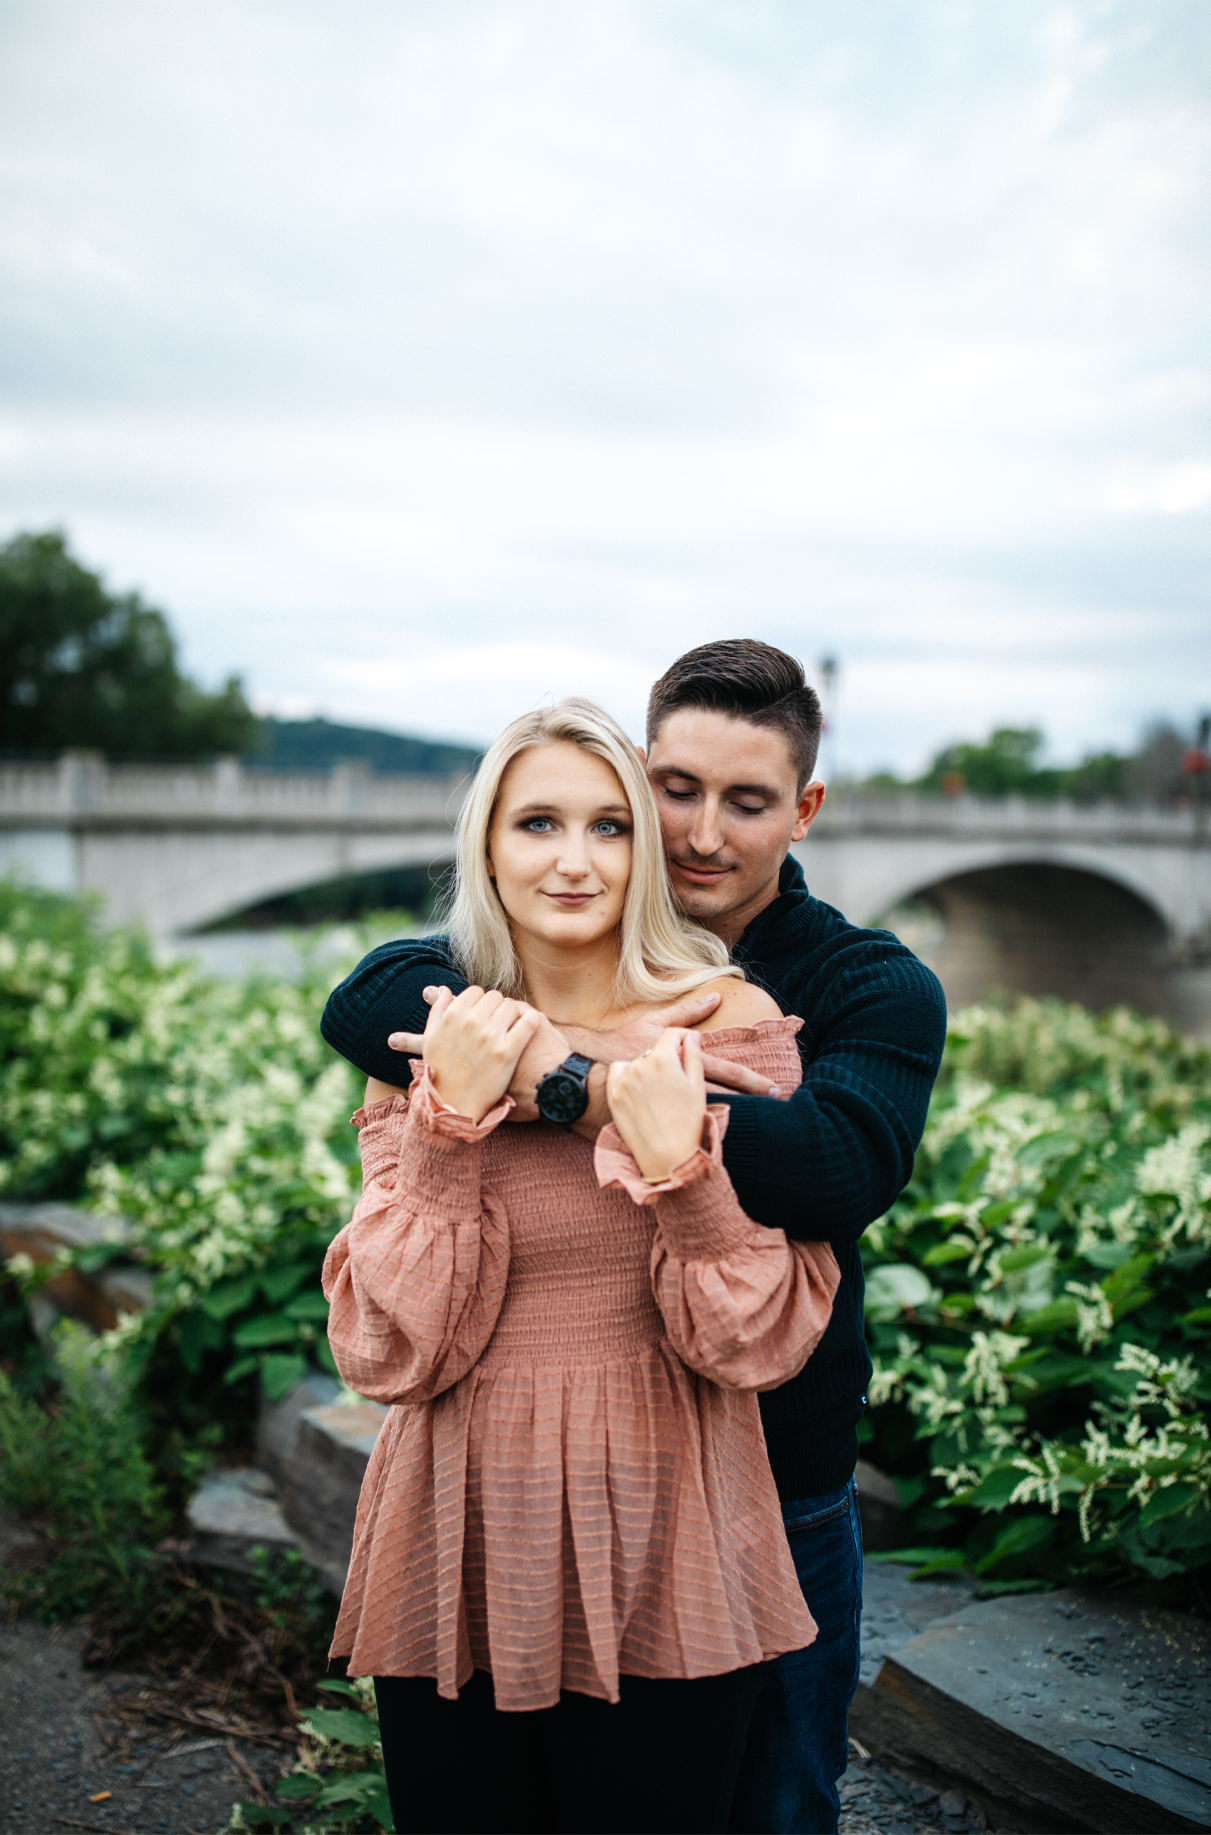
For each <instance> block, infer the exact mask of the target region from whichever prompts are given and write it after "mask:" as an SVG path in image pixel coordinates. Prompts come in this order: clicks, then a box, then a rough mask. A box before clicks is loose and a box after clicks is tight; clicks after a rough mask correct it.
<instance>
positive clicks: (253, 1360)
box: [223, 1357, 261, 1383]
mask: <svg viewBox="0 0 1211 1835" xmlns="http://www.w3.org/2000/svg"><path fill="white" fill-rule="evenodd" d="M260 1367H261V1360H260V1358H259V1357H237V1358H236V1361H235V1362H234V1363H233V1364H229V1365H228V1367H227V1369H226V1370H225V1371H224V1372H223V1381H224V1383H239V1382H242V1381H243V1380H244V1378H245V1377H246V1376H251V1375H252V1372H253V1371H254V1370H259V1369H260Z"/></svg>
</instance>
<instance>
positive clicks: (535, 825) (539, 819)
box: [522, 816, 554, 835]
mask: <svg viewBox="0 0 1211 1835" xmlns="http://www.w3.org/2000/svg"><path fill="white" fill-rule="evenodd" d="M553 826H554V824H553V823H552V821H551V818H550V816H528V817H527V818H526V820H525V821H524V822H523V823H522V827H523V828H525V829H529V831H530V833H531V834H535V835H537V834H545V833H546V831H547V829H549V828H552V827H553Z"/></svg>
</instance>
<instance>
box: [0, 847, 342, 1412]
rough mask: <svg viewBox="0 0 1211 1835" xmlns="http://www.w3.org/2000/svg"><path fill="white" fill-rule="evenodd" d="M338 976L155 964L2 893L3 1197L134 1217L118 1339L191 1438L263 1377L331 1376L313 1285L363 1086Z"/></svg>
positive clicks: (280, 1385)
mask: <svg viewBox="0 0 1211 1835" xmlns="http://www.w3.org/2000/svg"><path fill="white" fill-rule="evenodd" d="M362 941H364V939H357V938H353V937H351V947H352V948H353V949H354V950H360V945H361V942H362ZM331 980H332V975H331V973H326V972H324V971H323V970H322V969H321V968H320V967H319V966H318V963H317V961H316V958H315V956H314V954H313V955H312V956H311V957H310V958H309V959H307V960H306V962H305V964H304V970H303V974H302V977H301V979H300V980H299V981H298V982H290V981H282V980H274V979H271V978H270V977H268V976H253V977H250V978H248V979H247V980H245V981H243V982H234V981H222V980H217V979H214V978H210V977H207V976H205V975H203V974H202V973H201V972H200V971H199V969H198V968H197V966H196V965H195V964H191V963H180V962H177V963H171V964H168V965H163V964H160V963H157V962H156V960H155V959H154V957H153V956H152V955H151V953H150V951H149V949H148V947H147V944H146V941H145V939H143V938H142V937H141V935H140V934H139V933H138V932H136V931H127V930H106V929H105V928H104V927H103V925H102V924H101V922H100V920H99V917H98V914H97V911H96V910H95V908H93V907H92V906H90V905H88V904H86V903H85V904H81V903H77V902H74V901H72V900H69V899H64V898H59V897H57V896H56V895H54V894H52V893H44V892H39V891H35V890H30V889H28V888H23V887H19V886H16V885H14V884H13V883H12V882H2V881H0V1045H2V1048H3V1061H2V1064H0V1194H2V1195H4V1196H6V1197H7V1196H14V1197H21V1198H37V1197H50V1196H53V1197H56V1198H64V1199H69V1200H75V1201H80V1202H84V1203H85V1204H88V1205H90V1206H91V1207H92V1208H94V1209H96V1210H98V1211H100V1212H102V1213H104V1214H113V1213H120V1214H123V1215H125V1216H126V1217H127V1218H128V1219H129V1220H130V1221H131V1223H132V1224H133V1225H134V1232H135V1252H136V1253H137V1254H138V1255H139V1256H140V1258H141V1259H142V1260H143V1262H144V1263H145V1265H146V1266H147V1267H148V1268H149V1269H151V1270H152V1271H153V1272H154V1274H155V1277H156V1288H155V1300H154V1304H153V1305H152V1306H151V1308H150V1309H149V1310H148V1311H147V1312H146V1313H144V1314H142V1315H140V1316H139V1317H138V1318H135V1319H131V1320H128V1321H126V1322H124V1324H123V1325H122V1326H121V1327H120V1330H119V1340H120V1342H121V1344H122V1345H123V1347H124V1348H125V1350H126V1351H127V1353H128V1354H129V1356H130V1358H131V1360H132V1362H133V1364H134V1366H135V1367H137V1368H138V1369H139V1371H140V1372H141V1373H142V1375H143V1376H144V1378H145V1387H146V1389H147V1392H148V1394H149V1395H151V1396H153V1397H154V1398H155V1402H156V1406H157V1410H158V1412H159V1414H160V1416H161V1419H162V1420H163V1421H165V1422H166V1421H168V1420H175V1421H176V1422H177V1423H178V1424H179V1425H181V1426H184V1427H185V1428H186V1429H187V1430H192V1429H193V1428H195V1427H196V1426H197V1425H198V1424H199V1423H200V1422H201V1421H202V1420H204V1419H206V1418H208V1417H210V1416H213V1415H216V1414H217V1415H219V1416H220V1417H228V1418H231V1419H233V1420H234V1419H238V1418H239V1417H240V1416H241V1415H246V1414H247V1412H248V1409H249V1407H250V1406H251V1402H252V1398H253V1396H254V1394H255V1390H256V1381H257V1380H258V1379H259V1380H262V1381H263V1382H264V1385H265V1387H266V1389H267V1390H268V1391H269V1393H270V1394H271V1395H273V1396H278V1395H282V1394H284V1393H285V1392H286V1391H287V1390H288V1389H289V1388H290V1387H291V1386H292V1385H293V1383H294V1382H296V1381H297V1380H298V1378H299V1377H300V1376H301V1375H303V1374H304V1373H305V1371H306V1370H307V1369H308V1368H309V1367H311V1366H313V1365H319V1366H320V1367H321V1368H323V1369H326V1370H328V1371H329V1372H331V1371H332V1370H333V1364H332V1359H331V1354H330V1353H329V1351H328V1344H327V1338H326V1335H325V1329H324V1328H325V1321H326V1319H327V1310H328V1309H327V1306H326V1304H325V1302H324V1298H323V1295H322V1293H321V1292H320V1290H319V1272H320V1267H321V1265H322V1262H323V1257H324V1252H325V1250H326V1248H327V1246H328V1243H329V1242H330V1241H331V1239H332V1237H333V1235H334V1234H335V1233H336V1231H337V1230H338V1229H339V1228H340V1227H341V1225H342V1223H344V1222H345V1221H346V1220H347V1218H348V1216H349V1213H350V1211H351V1209H352V1206H353V1203H354V1200H355V1198H356V1195H357V1191H358V1188H359V1178H360V1175H359V1169H358V1164H357V1143H356V1137H355V1135H354V1132H353V1130H352V1129H351V1128H350V1127H349V1126H348V1119H349V1115H350V1113H351V1112H352V1110H353V1108H355V1107H356V1105H357V1103H358V1100H359V1098H360V1085H361V1079H360V1078H359V1077H358V1076H357V1075H356V1073H355V1072H354V1071H353V1070H352V1069H351V1067H350V1066H349V1065H347V1064H345V1063H344V1062H343V1061H342V1060H341V1059H339V1058H337V1057H336V1055H335V1054H334V1053H333V1052H332V1051H331V1050H330V1049H329V1048H328V1046H327V1045H325V1044H324V1042H323V1040H322V1038H321V1037H320V1034H319V1015H320V1012H321V1010H322V1008H323V1004H324V1000H325V998H326V997H327V993H328V989H329V986H330V984H331ZM122 1252H123V1250H122V1248H121V1246H120V1245H118V1244H116V1243H115V1244H113V1245H108V1246H107V1245H101V1246H100V1247H99V1248H96V1249H90V1250H87V1251H85V1252H83V1254H82V1255H80V1256H78V1257H77V1258H76V1259H77V1260H78V1261H79V1262H80V1263H81V1265H82V1266H84V1267H86V1268H93V1267H95V1266H97V1265H98V1264H99V1263H100V1262H102V1261H103V1260H105V1259H106V1257H108V1256H112V1255H117V1254H119V1253H122ZM233 1385H234V1388H233Z"/></svg>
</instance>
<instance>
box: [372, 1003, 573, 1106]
mask: <svg viewBox="0 0 1211 1835" xmlns="http://www.w3.org/2000/svg"><path fill="white" fill-rule="evenodd" d="M443 992H444V993H448V992H449V989H443V988H440V987H435V988H426V989H425V999H426V1000H427V1001H428V1003H429V1005H430V1006H433V1005H434V1003H435V1001H436V1000H437V998H438V995H439V994H441V993H443ZM387 1043H388V1045H390V1047H391V1049H392V1051H402V1052H407V1053H408V1055H409V1056H411V1057H414V1058H419V1057H420V1056H421V1053H422V1052H423V1050H424V1044H425V1035H424V1033H422V1032H393V1033H392V1034H391V1036H390V1038H389V1039H388V1040H387ZM572 1049H573V1047H572V1046H571V1044H569V1042H568V1040H567V1039H566V1038H565V1037H564V1035H563V1033H562V1032H560V1030H559V1028H558V1027H557V1026H553V1025H552V1024H551V1022H550V1020H549V1019H548V1018H547V1016H546V1014H545V1013H540V1014H539V1015H538V1024H537V1025H536V1027H535V1029H534V1033H533V1036H532V1037H531V1039H530V1040H529V1042H528V1044H527V1045H526V1048H525V1050H524V1051H523V1052H522V1054H521V1056H520V1058H518V1060H517V1068H516V1070H515V1071H514V1072H513V1081H512V1082H511V1083H510V1085H509V1088H508V1094H509V1095H510V1096H512V1098H513V1100H514V1102H515V1103H516V1104H517V1107H516V1108H515V1109H514V1110H513V1112H512V1114H511V1115H510V1116H509V1120H510V1121H537V1120H538V1109H537V1106H536V1104H535V1101H534V1090H535V1087H536V1086H537V1084H538V1081H539V1079H540V1078H541V1077H545V1076H546V1074H547V1072H548V1071H551V1070H555V1069H556V1068H557V1066H559V1065H560V1064H562V1063H563V1061H564V1059H565V1058H566V1057H567V1056H568V1054H569V1052H570V1051H572ZM590 1055H592V1054H590ZM385 1087H386V1086H385V1085H384V1088H385ZM599 1125H600V1124H599Z"/></svg>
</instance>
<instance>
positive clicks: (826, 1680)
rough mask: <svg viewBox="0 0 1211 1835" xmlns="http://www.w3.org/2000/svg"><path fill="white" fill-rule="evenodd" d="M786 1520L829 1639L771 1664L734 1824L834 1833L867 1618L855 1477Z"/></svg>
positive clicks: (743, 1829) (742, 1828)
mask: <svg viewBox="0 0 1211 1835" xmlns="http://www.w3.org/2000/svg"><path fill="white" fill-rule="evenodd" d="M782 1520H783V1522H784V1523H785V1524H786V1533H787V1538H788V1540H789V1542H790V1545H791V1554H792V1555H793V1557H794V1562H795V1572H796V1573H797V1574H798V1576H799V1585H800V1586H801V1587H802V1588H803V1597H804V1598H805V1599H806V1601H807V1604H808V1608H809V1610H810V1612H811V1615H812V1617H813V1618H814V1619H815V1621H816V1623H817V1625H818V1626H819V1627H820V1631H819V1635H818V1636H817V1638H816V1641H815V1643H814V1644H809V1645H808V1647H807V1649H806V1650H792V1651H791V1652H789V1654H788V1655H787V1656H784V1657H779V1659H778V1661H777V1662H776V1663H771V1664H769V1666H768V1673H767V1680H766V1682H765V1686H764V1688H763V1689H762V1691H761V1694H760V1695H759V1696H758V1698H757V1705H756V1707H755V1709H754V1711H753V1718H752V1720H751V1722H750V1723H749V1733H748V1741H747V1743H746V1745H745V1748H744V1758H743V1760H742V1762H741V1766H740V1775H739V1777H738V1779H737V1781H736V1790H735V1795H734V1796H733V1798H732V1814H731V1820H730V1822H729V1825H728V1826H729V1828H730V1829H731V1830H733V1831H734V1832H736V1835H782V1831H784V1830H785V1831H793V1832H794V1835H835V1831H836V1827H837V1817H838V1815H839V1813H840V1799H839V1798H838V1795H837V1779H838V1778H839V1777H840V1776H841V1775H842V1773H843V1772H844V1770H845V1767H846V1763H847V1759H848V1750H849V1748H848V1726H847V1716H848V1714H849V1704H850V1702H851V1701H852V1699H853V1693H854V1690H855V1688H856V1687H857V1686H858V1637H859V1629H860V1625H861V1619H862V1528H861V1524H860V1523H859V1521H858V1494H857V1489H856V1487H855V1485H854V1481H853V1479H852V1478H851V1479H850V1481H849V1483H848V1484H847V1485H846V1486H845V1487H844V1489H843V1490H841V1491H828V1492H826V1493H825V1494H824V1496H823V1497H803V1498H799V1499H797V1500H796V1502H794V1503H793V1504H783V1506H782Z"/></svg>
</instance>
